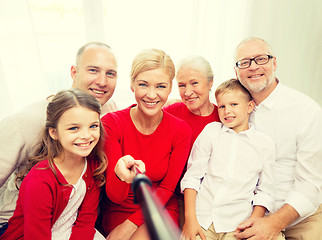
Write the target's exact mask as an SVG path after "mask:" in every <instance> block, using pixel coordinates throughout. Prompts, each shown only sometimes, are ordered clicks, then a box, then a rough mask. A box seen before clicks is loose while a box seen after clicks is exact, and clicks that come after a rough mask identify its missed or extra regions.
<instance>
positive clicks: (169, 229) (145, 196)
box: [131, 173, 180, 240]
mask: <svg viewBox="0 0 322 240" xmlns="http://www.w3.org/2000/svg"><path fill="white" fill-rule="evenodd" d="M151 186H152V183H151V181H150V179H149V178H148V177H146V176H145V175H144V174H142V173H138V174H137V175H136V177H135V178H134V179H133V182H132V185H131V188H132V191H133V193H134V203H138V204H140V205H141V208H142V211H143V215H144V219H145V223H146V225H147V227H148V230H149V234H150V237H151V239H153V240H178V239H179V238H180V233H179V230H178V228H177V227H176V224H175V223H174V222H173V220H172V219H171V218H170V216H169V215H168V213H167V212H165V211H164V210H163V206H162V205H161V204H160V201H159V199H157V198H156V197H155V196H154V195H153V194H152V190H151Z"/></svg>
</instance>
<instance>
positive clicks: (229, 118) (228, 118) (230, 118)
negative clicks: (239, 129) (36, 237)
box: [226, 117, 235, 120]
mask: <svg viewBox="0 0 322 240" xmlns="http://www.w3.org/2000/svg"><path fill="white" fill-rule="evenodd" d="M234 118H235V117H226V119H227V120H232V119H234Z"/></svg>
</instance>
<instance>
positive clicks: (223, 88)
mask: <svg viewBox="0 0 322 240" xmlns="http://www.w3.org/2000/svg"><path fill="white" fill-rule="evenodd" d="M233 90H239V91H241V92H242V93H244V95H245V97H247V100H248V101H251V100H252V99H253V98H252V95H251V94H250V93H249V92H248V90H247V89H246V88H245V87H244V86H243V85H242V84H241V83H240V82H239V80H238V79H235V78H232V79H229V80H227V81H225V82H223V83H222V84H220V85H219V86H218V87H217V89H216V92H215V97H216V98H217V96H218V95H219V94H222V93H226V92H228V91H233Z"/></svg>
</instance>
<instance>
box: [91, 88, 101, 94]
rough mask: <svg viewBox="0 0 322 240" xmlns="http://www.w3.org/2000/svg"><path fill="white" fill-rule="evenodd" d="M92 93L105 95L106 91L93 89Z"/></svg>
mask: <svg viewBox="0 0 322 240" xmlns="http://www.w3.org/2000/svg"><path fill="white" fill-rule="evenodd" d="M92 91H93V92H94V93H98V94H103V93H104V91H99V90H94V89H92Z"/></svg>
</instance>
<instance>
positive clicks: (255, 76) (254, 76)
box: [250, 74, 261, 78]
mask: <svg viewBox="0 0 322 240" xmlns="http://www.w3.org/2000/svg"><path fill="white" fill-rule="evenodd" d="M260 76H261V75H260V74H258V75H253V76H250V78H258V77H260Z"/></svg>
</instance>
